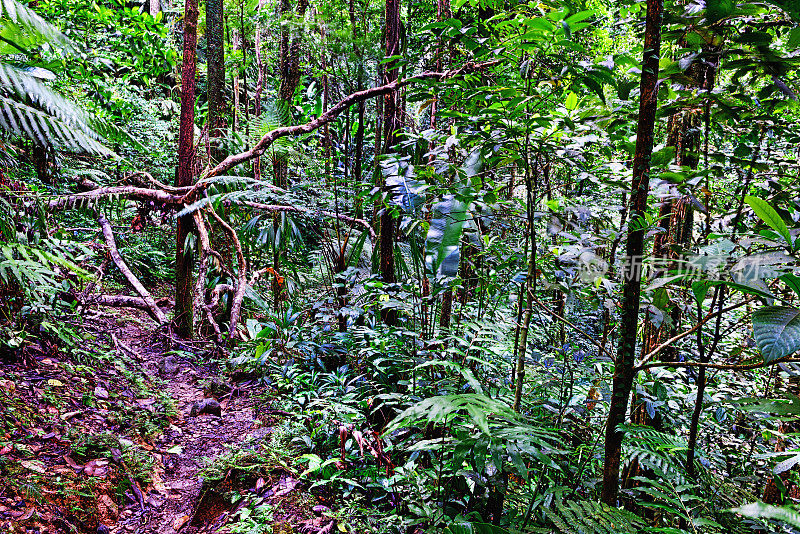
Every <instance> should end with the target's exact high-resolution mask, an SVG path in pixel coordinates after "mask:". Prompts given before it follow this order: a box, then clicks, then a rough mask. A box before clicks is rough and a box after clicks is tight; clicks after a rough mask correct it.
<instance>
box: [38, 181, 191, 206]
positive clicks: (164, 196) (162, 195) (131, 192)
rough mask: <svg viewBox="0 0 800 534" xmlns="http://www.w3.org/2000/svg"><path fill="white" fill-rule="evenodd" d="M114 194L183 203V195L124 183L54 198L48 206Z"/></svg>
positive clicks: (162, 202) (64, 204)
mask: <svg viewBox="0 0 800 534" xmlns="http://www.w3.org/2000/svg"><path fill="white" fill-rule="evenodd" d="M112 195H120V196H125V197H126V198H129V199H131V200H141V201H145V202H147V201H152V202H158V203H159V204H170V205H176V204H182V198H183V197H182V196H181V195H173V194H170V193H167V192H166V191H162V190H160V189H147V188H144V187H135V186H132V185H123V186H115V187H101V188H99V189H93V190H92V191H87V192H85V193H77V194H75V195H65V196H63V197H58V198H54V199H53V200H51V201H50V202H48V203H47V207H48V208H49V209H51V210H54V209H60V208H65V207H67V206H73V205H75V204H77V203H78V202H85V201H87V200H95V199H99V198H102V197H108V196H112Z"/></svg>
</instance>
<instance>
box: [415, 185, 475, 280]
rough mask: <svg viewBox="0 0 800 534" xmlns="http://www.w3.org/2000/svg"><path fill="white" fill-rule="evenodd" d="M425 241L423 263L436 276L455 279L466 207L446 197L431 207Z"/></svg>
mask: <svg viewBox="0 0 800 534" xmlns="http://www.w3.org/2000/svg"><path fill="white" fill-rule="evenodd" d="M432 211H433V214H432V216H431V223H430V226H429V228H428V235H427V236H426V238H425V263H426V267H427V269H428V272H430V273H433V274H435V275H437V276H445V277H447V276H456V275H457V274H458V265H459V263H460V261H461V235H462V234H463V232H464V222H465V221H466V218H467V205H466V204H465V203H464V202H462V201H460V200H458V199H457V198H456V197H455V196H454V195H448V196H447V197H445V199H444V200H442V201H441V202H437V203H436V204H434V206H433V210H432Z"/></svg>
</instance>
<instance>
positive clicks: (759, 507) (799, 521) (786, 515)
mask: <svg viewBox="0 0 800 534" xmlns="http://www.w3.org/2000/svg"><path fill="white" fill-rule="evenodd" d="M731 512H734V513H737V514H741V515H743V516H745V517H750V518H753V519H777V520H778V521H783V522H784V523H788V524H790V525H792V526H795V527H800V513H798V512H797V510H795V509H794V508H793V507H789V506H772V505H769V504H764V503H763V502H752V503H750V504H745V505H742V506H740V507H738V508H732V509H731Z"/></svg>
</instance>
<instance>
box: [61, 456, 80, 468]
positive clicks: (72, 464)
mask: <svg viewBox="0 0 800 534" xmlns="http://www.w3.org/2000/svg"><path fill="white" fill-rule="evenodd" d="M62 458H64V461H65V462H67V465H68V466H70V467H71V468H73V469H77V470H79V471H80V470H81V469H83V466H82V465H80V464H79V463H78V462H76V461H75V460H73V459H72V458H71V457H70V456H69V455H68V454H65V455H64V456H62Z"/></svg>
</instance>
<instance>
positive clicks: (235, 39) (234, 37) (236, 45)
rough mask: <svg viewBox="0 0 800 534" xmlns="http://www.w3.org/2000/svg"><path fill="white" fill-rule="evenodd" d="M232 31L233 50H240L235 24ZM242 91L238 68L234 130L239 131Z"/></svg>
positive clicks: (235, 87)
mask: <svg viewBox="0 0 800 534" xmlns="http://www.w3.org/2000/svg"><path fill="white" fill-rule="evenodd" d="M230 32H231V50H233V51H234V52H235V51H236V50H239V30H237V29H236V27H235V26H230ZM240 91H241V87H240V84H239V69H238V68H237V69H236V71H235V72H234V74H233V131H234V133H235V132H238V131H239V115H240V113H241V110H240V109H239V93H240Z"/></svg>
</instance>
